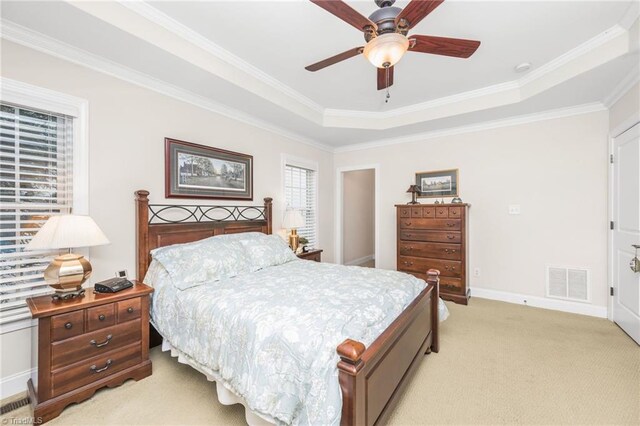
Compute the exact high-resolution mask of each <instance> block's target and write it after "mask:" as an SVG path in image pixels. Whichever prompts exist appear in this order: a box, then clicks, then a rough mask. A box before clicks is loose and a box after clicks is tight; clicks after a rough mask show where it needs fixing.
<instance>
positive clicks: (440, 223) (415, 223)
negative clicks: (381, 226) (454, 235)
mask: <svg viewBox="0 0 640 426" xmlns="http://www.w3.org/2000/svg"><path fill="white" fill-rule="evenodd" d="M460 227H461V221H460V219H413V218H411V219H400V228H401V229H444V230H447V229H449V230H455V231H459V230H460Z"/></svg>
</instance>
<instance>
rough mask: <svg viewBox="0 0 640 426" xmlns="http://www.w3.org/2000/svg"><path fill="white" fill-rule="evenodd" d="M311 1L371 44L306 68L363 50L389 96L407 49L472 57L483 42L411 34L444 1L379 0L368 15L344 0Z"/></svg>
mask: <svg viewBox="0 0 640 426" xmlns="http://www.w3.org/2000/svg"><path fill="white" fill-rule="evenodd" d="M310 1H311V2H312V3H315V4H317V5H318V6H320V7H321V8H323V9H324V10H326V11H327V12H329V13H331V14H333V15H335V16H337V17H338V18H340V19H342V20H343V21H345V22H346V23H348V24H350V25H352V26H354V27H355V28H357V29H358V30H360V31H362V32H363V33H364V39H365V41H366V42H367V44H366V45H365V46H360V47H356V48H353V49H350V50H347V51H346V52H342V53H339V54H337V55H335V56H332V57H330V58H327V59H325V60H323V61H320V62H316V63H315V64H312V65H309V66H308V67H305V69H307V70H308V71H318V70H321V69H323V68H326V67H328V66H329V65H333V64H336V63H338V62H341V61H344V60H345V59H349V58H352V57H354V56H357V55H359V54H361V53H362V54H364V56H365V57H366V58H367V59H368V60H369V61H370V62H371V63H372V64H373V65H374V66H375V67H376V68H378V90H383V89H387V98H388V97H389V93H388V88H389V86H391V85H392V84H393V66H394V65H395V64H396V63H398V61H399V60H400V59H401V58H402V56H403V55H404V54H405V53H406V52H407V51H410V52H419V53H430V54H433V55H445V56H453V57H456V58H468V57H469V56H471V55H473V53H474V52H475V51H476V49H478V46H480V42H479V41H476V40H464V39H458V38H449V37H435V36H426V35H411V36H407V33H408V32H409V30H410V29H411V28H413V27H415V26H416V25H417V24H418V22H420V21H421V20H422V19H423V18H424V17H426V16H427V15H428V14H430V13H431V12H433V10H434V9H435V8H436V7H438V6H440V4H441V3H442V2H443V1H444V0H412V1H411V2H410V3H409V4H408V5H407V7H405V8H404V9H401V8H399V7H395V6H393V3H395V0H375V3H376V5H378V7H379V9H378V10H376V11H375V12H373V13H372V14H371V15H369V17H368V18H365V17H364V16H362V15H361V14H360V13H358V12H357V11H356V10H355V9H353V8H352V7H351V6H349V5H348V4H346V3H344V2H343V1H341V0H310Z"/></svg>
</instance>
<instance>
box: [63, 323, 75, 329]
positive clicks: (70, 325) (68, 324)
mask: <svg viewBox="0 0 640 426" xmlns="http://www.w3.org/2000/svg"><path fill="white" fill-rule="evenodd" d="M64 328H66V329H67V330H71V329H72V328H73V324H71V323H70V322H68V323H66V324H65V325H64Z"/></svg>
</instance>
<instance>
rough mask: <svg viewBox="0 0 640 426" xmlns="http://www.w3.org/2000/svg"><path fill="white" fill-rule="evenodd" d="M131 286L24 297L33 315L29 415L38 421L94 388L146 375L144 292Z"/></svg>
mask: <svg viewBox="0 0 640 426" xmlns="http://www.w3.org/2000/svg"><path fill="white" fill-rule="evenodd" d="M152 292H153V289H152V288H151V287H148V286H146V285H144V284H142V283H138V282H135V281H134V286H133V287H132V288H129V289H126V290H122V291H119V292H117V293H110V294H96V293H94V292H93V289H87V292H86V293H85V295H84V297H81V298H78V299H72V300H65V301H53V300H52V299H51V296H40V297H34V298H29V299H27V304H28V305H29V309H30V310H31V315H32V316H33V317H34V318H37V319H38V385H37V387H35V386H34V384H33V382H32V381H31V379H29V382H28V388H29V398H30V399H31V405H32V407H33V417H34V418H36V419H39V420H40V421H41V422H42V423H44V422H47V421H49V420H51V419H53V418H55V417H58V416H59V415H60V413H61V412H62V410H64V408H65V407H66V406H67V405H69V404H72V403H77V402H81V401H84V400H86V399H88V398H90V397H91V396H92V395H93V394H94V393H95V391H96V390H98V389H99V388H102V387H105V386H109V387H114V386H118V385H121V384H122V383H123V382H124V381H125V380H127V379H135V380H140V379H143V378H145V377H147V376H150V375H151V361H150V360H149V294H151V293H152Z"/></svg>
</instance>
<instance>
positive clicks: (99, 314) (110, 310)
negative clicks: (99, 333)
mask: <svg viewBox="0 0 640 426" xmlns="http://www.w3.org/2000/svg"><path fill="white" fill-rule="evenodd" d="M115 323H116V313H115V304H113V303H109V304H108V305H102V306H96V307H95V308H89V309H87V331H93V330H99V329H101V328H105V327H110V326H112V325H114V324H115Z"/></svg>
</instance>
